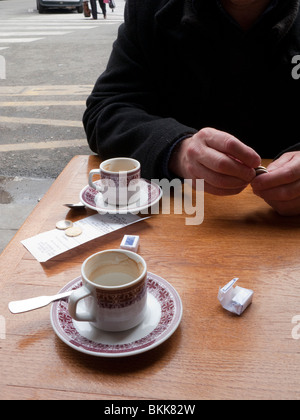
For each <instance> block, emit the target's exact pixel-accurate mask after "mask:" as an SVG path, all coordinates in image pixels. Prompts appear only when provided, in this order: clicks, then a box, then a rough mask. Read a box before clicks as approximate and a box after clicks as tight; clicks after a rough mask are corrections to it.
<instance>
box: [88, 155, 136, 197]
mask: <svg viewBox="0 0 300 420" xmlns="http://www.w3.org/2000/svg"><path fill="white" fill-rule="evenodd" d="M95 175H100V178H101V182H100V183H97V184H95V183H94V182H93V177H94V176H95ZM140 177H141V165H140V162H139V161H137V160H135V159H131V158H126V157H119V158H112V159H108V160H105V161H104V162H102V163H101V164H100V168H99V169H93V170H92V171H91V172H90V174H89V186H90V187H91V188H93V189H95V190H97V191H99V192H101V193H102V195H103V198H104V202H107V203H108V204H112V205H127V204H128V203H129V201H130V198H131V197H132V196H133V195H134V193H135V192H136V191H137V185H138V182H139V180H140Z"/></svg>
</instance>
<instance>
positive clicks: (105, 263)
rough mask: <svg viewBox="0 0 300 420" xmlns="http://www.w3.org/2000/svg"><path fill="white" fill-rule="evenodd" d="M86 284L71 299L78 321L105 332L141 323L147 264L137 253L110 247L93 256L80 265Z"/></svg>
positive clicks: (145, 296)
mask: <svg viewBox="0 0 300 420" xmlns="http://www.w3.org/2000/svg"><path fill="white" fill-rule="evenodd" d="M81 274H82V281H83V286H82V287H81V288H80V289H77V290H75V291H74V292H73V293H72V294H71V296H70V298H69V313H70V315H71V317H72V318H73V319H74V320H76V321H83V322H90V323H92V325H94V326H95V327H97V328H99V329H101V330H104V331H125V330H128V329H130V328H133V327H135V326H137V325H138V324H139V323H141V322H142V321H143V319H144V317H145V314H146V306H147V265H146V262H145V260H144V259H143V258H142V257H141V256H140V255H138V254H136V253H134V252H131V251H127V250H123V249H110V250H107V251H102V252H98V253H97V254H94V255H92V256H91V257H89V258H88V259H87V260H85V262H84V263H83V265H82V268H81Z"/></svg>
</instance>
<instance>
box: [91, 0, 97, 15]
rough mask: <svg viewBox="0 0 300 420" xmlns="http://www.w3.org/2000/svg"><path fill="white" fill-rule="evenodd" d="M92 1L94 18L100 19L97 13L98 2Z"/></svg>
mask: <svg viewBox="0 0 300 420" xmlns="http://www.w3.org/2000/svg"><path fill="white" fill-rule="evenodd" d="M90 2H91V8H92V16H93V19H98V15H97V3H96V0H90Z"/></svg>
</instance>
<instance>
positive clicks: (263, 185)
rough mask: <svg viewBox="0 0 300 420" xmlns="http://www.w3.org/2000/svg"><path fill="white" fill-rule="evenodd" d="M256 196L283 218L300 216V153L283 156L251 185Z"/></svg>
mask: <svg viewBox="0 0 300 420" xmlns="http://www.w3.org/2000/svg"><path fill="white" fill-rule="evenodd" d="M251 185H252V189H253V192H254V194H256V195H258V196H259V197H261V198H263V199H264V200H265V201H266V202H267V203H268V204H269V205H270V206H271V207H273V208H274V210H276V211H277V212H278V213H279V214H281V215H283V216H295V215H299V214H300V152H289V153H285V154H284V155H282V156H281V157H280V158H279V159H277V160H275V161H274V162H272V163H271V164H270V165H269V166H268V173H267V174H263V175H259V176H258V177H257V178H255V179H254V180H253V182H252V183H251Z"/></svg>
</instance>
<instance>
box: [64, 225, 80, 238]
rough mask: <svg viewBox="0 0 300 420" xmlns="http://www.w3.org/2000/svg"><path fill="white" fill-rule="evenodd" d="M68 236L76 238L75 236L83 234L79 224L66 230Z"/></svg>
mask: <svg viewBox="0 0 300 420" xmlns="http://www.w3.org/2000/svg"><path fill="white" fill-rule="evenodd" d="M65 234H66V235H67V236H70V237H72V238H74V237H75V236H79V235H81V234H82V230H81V228H80V227H79V226H72V227H70V228H69V229H67V230H66V231H65Z"/></svg>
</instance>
